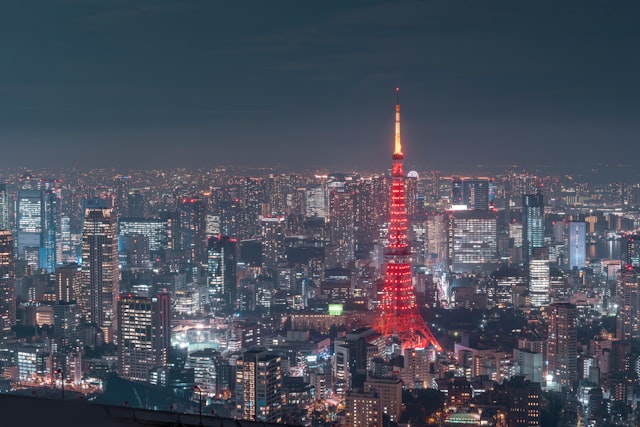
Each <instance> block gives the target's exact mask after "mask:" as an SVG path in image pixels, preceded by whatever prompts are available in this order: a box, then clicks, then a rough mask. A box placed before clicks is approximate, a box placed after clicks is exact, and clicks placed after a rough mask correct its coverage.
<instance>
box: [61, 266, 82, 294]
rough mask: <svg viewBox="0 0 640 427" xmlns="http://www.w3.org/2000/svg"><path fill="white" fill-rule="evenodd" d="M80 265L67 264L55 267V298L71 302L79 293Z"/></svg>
mask: <svg viewBox="0 0 640 427" xmlns="http://www.w3.org/2000/svg"><path fill="white" fill-rule="evenodd" d="M79 271H80V266H79V265H78V264H75V263H74V264H67V265H63V266H61V267H58V268H56V300H57V301H63V302H71V301H75V300H76V295H79V293H80V280H79V279H80V274H79Z"/></svg>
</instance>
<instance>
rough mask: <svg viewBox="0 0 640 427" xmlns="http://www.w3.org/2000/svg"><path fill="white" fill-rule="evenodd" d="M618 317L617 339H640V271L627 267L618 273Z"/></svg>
mask: <svg viewBox="0 0 640 427" xmlns="http://www.w3.org/2000/svg"><path fill="white" fill-rule="evenodd" d="M616 296H617V298H618V315H617V317H616V338H618V339H619V340H637V339H640V323H639V322H638V320H637V319H638V314H639V313H640V269H638V268H636V267H632V266H631V265H627V266H626V267H625V268H624V269H623V270H620V272H619V273H618V278H617V283H616Z"/></svg>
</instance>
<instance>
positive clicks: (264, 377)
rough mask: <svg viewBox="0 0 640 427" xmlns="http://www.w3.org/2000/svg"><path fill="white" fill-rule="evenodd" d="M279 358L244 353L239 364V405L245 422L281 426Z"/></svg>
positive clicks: (239, 410) (265, 354) (280, 369)
mask: <svg viewBox="0 0 640 427" xmlns="http://www.w3.org/2000/svg"><path fill="white" fill-rule="evenodd" d="M280 364H281V363H280V356H277V355H275V354H273V353H270V352H268V351H265V350H249V351H245V352H244V354H243V355H242V358H240V359H238V360H237V362H236V402H237V407H236V409H237V411H238V414H239V415H240V416H241V417H242V418H243V419H245V420H258V421H265V422H274V423H278V422H280V421H281V419H282V418H281V417H282V397H281V389H282V368H281V366H280Z"/></svg>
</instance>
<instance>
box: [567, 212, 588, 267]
mask: <svg viewBox="0 0 640 427" xmlns="http://www.w3.org/2000/svg"><path fill="white" fill-rule="evenodd" d="M586 225H587V224H586V223H585V222H573V221H572V222H570V223H569V268H570V269H574V268H577V269H578V270H579V269H581V268H584V267H585V264H586V257H587V245H586Z"/></svg>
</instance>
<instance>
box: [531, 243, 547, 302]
mask: <svg viewBox="0 0 640 427" xmlns="http://www.w3.org/2000/svg"><path fill="white" fill-rule="evenodd" d="M550 290H551V272H550V268H549V250H548V249H547V248H534V249H533V252H532V254H531V258H530V260H529V297H530V298H531V306H532V307H546V306H547V304H549V299H550Z"/></svg>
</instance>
